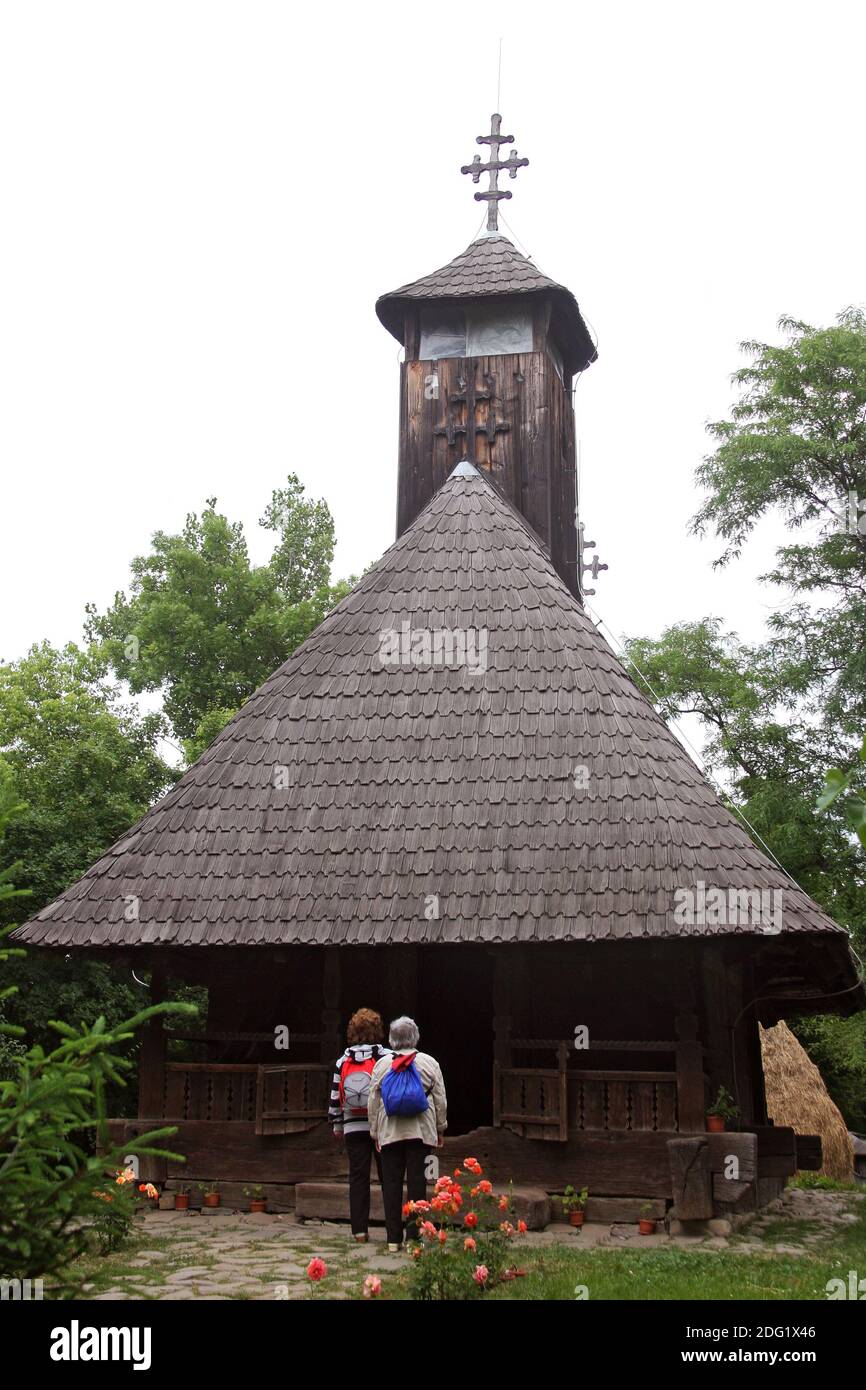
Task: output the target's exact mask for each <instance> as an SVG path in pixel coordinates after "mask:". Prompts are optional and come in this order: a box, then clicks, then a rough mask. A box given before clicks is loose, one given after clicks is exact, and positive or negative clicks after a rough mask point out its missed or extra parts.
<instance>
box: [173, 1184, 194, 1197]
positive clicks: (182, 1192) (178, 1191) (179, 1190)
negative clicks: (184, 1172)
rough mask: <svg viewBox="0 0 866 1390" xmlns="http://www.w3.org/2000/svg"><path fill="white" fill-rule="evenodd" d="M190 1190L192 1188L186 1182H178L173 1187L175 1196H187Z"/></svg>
mask: <svg viewBox="0 0 866 1390" xmlns="http://www.w3.org/2000/svg"><path fill="white" fill-rule="evenodd" d="M191 1192H192V1188H191V1187H189V1186H188V1185H187V1184H186V1183H178V1185H177V1187H176V1188H175V1189H174V1195H175V1197H188V1196H189V1195H190V1193H191Z"/></svg>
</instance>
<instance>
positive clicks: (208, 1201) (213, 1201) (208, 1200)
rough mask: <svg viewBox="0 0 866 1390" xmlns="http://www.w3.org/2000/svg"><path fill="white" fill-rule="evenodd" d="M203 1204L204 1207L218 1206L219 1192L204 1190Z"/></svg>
mask: <svg viewBox="0 0 866 1390" xmlns="http://www.w3.org/2000/svg"><path fill="white" fill-rule="evenodd" d="M204 1204H205V1206H206V1207H218V1206H219V1204H220V1194H219V1193H218V1192H206V1193H205V1194H204Z"/></svg>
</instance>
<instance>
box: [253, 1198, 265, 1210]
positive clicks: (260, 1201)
mask: <svg viewBox="0 0 866 1390" xmlns="http://www.w3.org/2000/svg"><path fill="white" fill-rule="evenodd" d="M267 1209H268V1202H267V1198H266V1197H255V1198H253V1200H252V1201H251V1202H250V1211H267Z"/></svg>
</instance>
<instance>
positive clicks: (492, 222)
mask: <svg viewBox="0 0 866 1390" xmlns="http://www.w3.org/2000/svg"><path fill="white" fill-rule="evenodd" d="M501 126H502V117H501V116H499V115H497V114H496V113H494V114H493V115H492V116H491V117H490V134H489V135H478V136H476V138H475V143H476V144H477V145H489V146H490V158H489V160H487V162H486V163H482V161H481V155H480V154H477V155H476V156H475V158H474V159H473V161H472V163H471V164H464V165H463V166H462V168H461V170H460V172H461V174H471V175H472V182H473V183H477V182H478V180H479V179H480V178H481V175H482V174H487V175H488V176H489V184H488V188H487V192H486V193H476V194H475V201H476V203H486V204H487V230H488V232H497V231H498V230H499V200H500V198H510V197H511V194H510V193H509V192H507V191H506V190H504V189H500V187H499V171H500V169H507V170H508V177H509V178H512V179H516V178H517V171H518V169H522V168H523V167H524V165H526V164H528V163H529V160H528V159H519V158H518V156H517V151H516V150H512V152H511V154H510V155H509V156H508V158H507V159H500V158H499V147H500V145H511V144H513V143H514V136H513V135H501V134H500V128H501Z"/></svg>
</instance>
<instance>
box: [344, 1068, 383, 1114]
mask: <svg viewBox="0 0 866 1390" xmlns="http://www.w3.org/2000/svg"><path fill="white" fill-rule="evenodd" d="M377 1060H378V1059H377V1058H376V1057H368V1058H367V1060H366V1061H364V1062H355V1061H353V1059H352V1058H351V1057H349V1058H347V1060H346V1061H345V1062H344V1063H343V1065H342V1067H341V1068H340V1104H341V1105H342V1107H343V1109H344V1110H345V1111H348V1112H349V1114H350V1115H366V1113H367V1100H368V1098H369V1095H370V1077H371V1076H372V1075H373V1068H374V1067H375V1065H376V1062H377Z"/></svg>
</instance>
